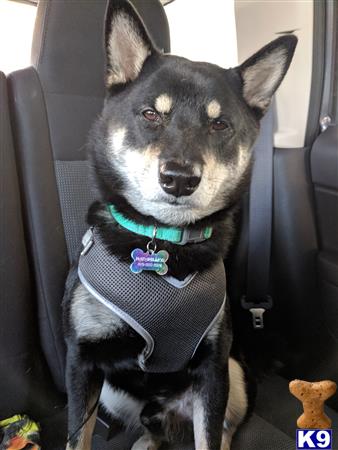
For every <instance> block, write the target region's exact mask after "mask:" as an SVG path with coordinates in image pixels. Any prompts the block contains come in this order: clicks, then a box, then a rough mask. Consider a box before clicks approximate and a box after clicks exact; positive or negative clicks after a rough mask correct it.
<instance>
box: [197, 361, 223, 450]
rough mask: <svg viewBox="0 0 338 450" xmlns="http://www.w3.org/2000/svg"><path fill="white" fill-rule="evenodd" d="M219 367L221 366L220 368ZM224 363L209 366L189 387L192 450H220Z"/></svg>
mask: <svg viewBox="0 0 338 450" xmlns="http://www.w3.org/2000/svg"><path fill="white" fill-rule="evenodd" d="M222 366H223V367H222ZM228 387H229V386H228V367H227V364H223V365H217V366H216V365H214V364H212V363H211V364H210V363H209V366H208V367H207V368H205V369H204V371H203V372H201V371H199V373H198V375H197V377H196V380H195V382H194V385H193V426H194V438H195V448H196V450H220V449H221V442H222V432H223V422H224V417H225V409H226V404H227V396H228Z"/></svg>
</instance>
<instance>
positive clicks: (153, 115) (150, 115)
mask: <svg viewBox="0 0 338 450" xmlns="http://www.w3.org/2000/svg"><path fill="white" fill-rule="evenodd" d="M142 114H143V117H144V118H145V119H147V120H149V122H157V121H159V120H160V116H159V115H158V114H157V112H155V111H154V110H153V109H145V110H144V111H143V112H142Z"/></svg>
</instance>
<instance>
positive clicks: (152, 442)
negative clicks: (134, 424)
mask: <svg viewBox="0 0 338 450" xmlns="http://www.w3.org/2000/svg"><path fill="white" fill-rule="evenodd" d="M161 444H162V441H161V440H158V439H157V438H156V437H154V436H153V435H151V434H150V433H148V432H147V431H146V432H145V433H144V434H143V435H142V436H141V437H140V439H138V440H137V441H136V442H135V443H134V445H133V446H132V448H131V450H158V449H159V448H160V447H161Z"/></svg>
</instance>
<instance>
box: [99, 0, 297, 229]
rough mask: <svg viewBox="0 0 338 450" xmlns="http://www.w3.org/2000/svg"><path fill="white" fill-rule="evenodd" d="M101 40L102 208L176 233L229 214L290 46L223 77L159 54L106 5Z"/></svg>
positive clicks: (138, 25)
mask: <svg viewBox="0 0 338 450" xmlns="http://www.w3.org/2000/svg"><path fill="white" fill-rule="evenodd" d="M105 36H106V55H107V72H106V86H107V92H108V95H107V98H106V102H105V106H104V110H103V113H102V117H101V119H100V121H99V123H98V125H97V127H96V132H95V139H96V152H95V156H94V164H95V166H96V171H97V174H98V178H99V182H100V183H101V186H103V187H104V189H102V190H104V191H105V197H106V199H113V198H114V196H116V195H118V196H120V197H123V198H124V199H125V200H126V201H127V202H128V203H129V204H130V205H131V206H132V207H133V208H134V209H136V210H137V211H138V212H139V213H141V214H143V215H145V216H153V217H154V218H155V219H156V220H158V221H160V222H162V223H166V224H168V225H176V226H182V225H187V224H189V223H194V222H196V221H198V220H200V219H202V218H204V217H207V216H209V215H211V214H213V213H215V212H217V211H220V210H222V209H224V208H226V207H227V206H229V204H230V203H231V202H233V199H234V196H235V195H238V191H239V187H240V186H241V185H243V181H244V180H245V179H247V178H248V175H249V173H250V160H251V147H252V145H253V143H254V141H255V139H256V137H257V134H258V131H259V121H260V119H261V118H262V117H263V115H264V113H265V112H266V110H267V108H268V107H269V104H270V101H271V98H272V96H273V94H274V92H275V91H276V89H277V88H278V86H279V84H280V83H281V81H282V79H283V77H284V75H285V73H286V72H287V70H288V67H289V65H290V62H291V59H292V56H293V53H294V49H295V46H296V42H297V38H296V37H294V36H284V37H280V38H278V39H276V40H275V41H273V42H271V43H270V44H268V45H267V46H266V47H264V48H263V49H262V50H260V51H259V52H258V53H256V54H255V55H254V56H252V57H251V58H249V59H248V60H247V61H246V62H245V63H244V64H242V65H240V66H239V67H237V68H234V69H229V70H225V69H222V68H220V67H218V66H216V65H213V64H208V63H202V62H192V61H189V60H187V59H184V58H181V57H177V56H171V55H167V54H163V53H161V52H160V51H159V50H158V49H157V48H156V47H155V46H154V44H153V43H152V41H151V39H150V37H149V35H148V33H147V30H146V28H145V26H144V24H143V22H142V20H141V19H140V18H139V16H138V14H137V13H136V11H135V10H134V8H133V7H132V6H131V5H130V4H129V2H127V1H126V0H114V1H112V2H111V3H110V5H109V8H108V12H107V16H106V35H105Z"/></svg>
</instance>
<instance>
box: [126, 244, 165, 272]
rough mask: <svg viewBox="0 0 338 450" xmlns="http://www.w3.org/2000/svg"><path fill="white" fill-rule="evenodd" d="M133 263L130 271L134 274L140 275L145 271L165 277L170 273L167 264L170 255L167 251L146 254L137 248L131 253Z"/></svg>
mask: <svg viewBox="0 0 338 450" xmlns="http://www.w3.org/2000/svg"><path fill="white" fill-rule="evenodd" d="M131 257H132V258H133V260H134V261H133V262H132V263H131V264H130V270H131V271H132V272H133V273H140V272H142V271H143V270H152V271H154V272H156V273H157V274H158V275H165V274H166V273H167V272H168V266H167V264H166V262H167V261H168V258H169V253H168V252H167V251H166V250H160V251H159V252H157V253H156V252H154V251H150V252H144V251H143V250H141V249H140V248H136V249H135V250H133V251H132V252H131Z"/></svg>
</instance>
